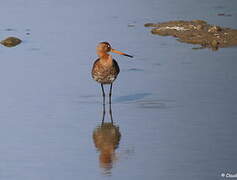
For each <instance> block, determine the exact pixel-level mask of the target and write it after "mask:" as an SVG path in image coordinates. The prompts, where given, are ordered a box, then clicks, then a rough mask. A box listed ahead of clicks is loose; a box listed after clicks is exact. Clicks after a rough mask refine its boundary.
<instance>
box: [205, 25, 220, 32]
mask: <svg viewBox="0 0 237 180" xmlns="http://www.w3.org/2000/svg"><path fill="white" fill-rule="evenodd" d="M220 31H221V28H220V27H219V26H212V27H211V28H210V29H208V32H210V33H217V32H220Z"/></svg>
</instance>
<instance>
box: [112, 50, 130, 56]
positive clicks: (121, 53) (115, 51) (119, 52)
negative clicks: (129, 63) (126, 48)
mask: <svg viewBox="0 0 237 180" xmlns="http://www.w3.org/2000/svg"><path fill="white" fill-rule="evenodd" d="M111 52H113V53H117V54H120V55H124V56H127V57H130V58H133V56H131V55H129V54H126V53H123V52H121V51H118V50H116V49H111Z"/></svg>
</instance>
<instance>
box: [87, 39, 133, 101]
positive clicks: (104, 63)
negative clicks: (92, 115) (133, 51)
mask: <svg viewBox="0 0 237 180" xmlns="http://www.w3.org/2000/svg"><path fill="white" fill-rule="evenodd" d="M110 52H112V53H117V54H120V55H124V56H127V57H130V58H133V56H131V55H129V54H126V53H123V52H121V51H118V50H116V49H113V48H112V47H111V45H110V44H109V43H108V42H100V43H99V44H98V45H97V46H96V53H97V55H98V59H97V60H95V62H94V64H93V67H92V71H91V74H92V78H93V79H94V80H95V81H97V82H98V83H100V84H101V89H102V95H103V104H105V91H104V85H106V84H107V85H110V90H109V103H110V104H111V96H112V88H113V82H114V81H115V80H116V78H117V76H118V74H119V72H120V69H119V65H118V63H117V61H116V60H115V59H113V57H112V55H110V54H109V53H110Z"/></svg>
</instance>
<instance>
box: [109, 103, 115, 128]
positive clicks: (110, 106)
mask: <svg viewBox="0 0 237 180" xmlns="http://www.w3.org/2000/svg"><path fill="white" fill-rule="evenodd" d="M109 115H110V120H111V123H112V124H113V123H114V121H113V115H112V105H111V103H110V104H109Z"/></svg>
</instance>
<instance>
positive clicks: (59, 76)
mask: <svg viewBox="0 0 237 180" xmlns="http://www.w3.org/2000/svg"><path fill="white" fill-rule="evenodd" d="M236 6H237V4H236V1H235V0H229V1H224V0H216V1H211V0H208V1H203V0H202V1H194V0H191V1H190V0H182V2H181V1H171V0H168V1H167V0H160V1H155V0H151V1H149V3H148V2H147V1H146V0H140V1H135V0H129V1H125V0H121V1H116V2H114V1H107V0H102V1H100V3H98V1H95V0H89V1H82V2H79V1H74V0H67V1H66V0H57V1H56V0H42V1H30V0H12V1H5V2H4V3H1V6H0V20H1V27H0V39H4V38H5V37H6V36H12V35H14V36H18V37H20V38H21V39H23V43H22V44H20V45H19V46H17V47H14V48H6V47H3V46H1V47H0V63H1V64H0V82H1V89H0V99H1V102H0V121H1V126H0V145H1V148H0V178H1V179H5V180H13V179H14V180H15V179H17V180H28V179H29V180H32V179H34V180H42V179H44V180H51V179H57V180H65V179H71V180H74V179H85V180H86V179H89V180H91V179H98V180H99V179H127V180H130V179H141V180H142V179H149V180H153V179H154V180H156V179H167V180H169V179H171V178H174V179H182V180H186V179H187V180H189V179H193V180H194V179H221V176H220V174H221V173H222V172H223V173H227V172H229V173H237V170H236V167H237V156H236V155H237V154H236V147H237V146H236V135H237V132H236V131H235V127H236V125H237V122H236V119H237V110H236V105H237V96H236V92H237V86H236V84H237V80H236V79H237V73H236V67H237V61H236V48H235V47H233V48H226V49H225V48H224V49H220V50H219V51H217V52H211V51H210V50H207V49H203V50H192V47H193V46H192V45H189V44H183V43H179V42H177V41H175V40H174V39H173V38H167V37H158V36H153V35H151V34H150V32H149V31H148V29H147V28H145V27H143V24H144V23H147V22H163V21H168V20H174V19H184V20H190V19H204V20H207V21H208V22H209V23H210V24H218V25H221V26H227V27H232V28H237V21H236V17H237V13H236ZM218 13H228V14H232V16H231V17H220V16H218V15H217V14H218ZM9 30H10V31H9ZM104 40H107V41H109V42H110V43H111V44H112V46H113V47H114V48H117V49H120V50H124V51H125V52H128V53H130V54H132V55H134V56H135V58H134V59H132V60H131V59H128V58H126V57H121V56H116V55H115V56H114V58H115V59H117V61H118V63H119V65H120V68H121V73H120V75H119V78H118V79H117V81H116V83H115V84H114V91H113V104H112V113H113V120H114V124H115V125H116V126H119V131H120V133H121V139H120V141H119V145H118V148H117V149H115V150H114V153H115V157H116V158H115V160H114V161H113V163H112V168H110V169H104V168H103V167H101V166H100V162H99V152H98V150H97V149H96V148H95V144H94V141H93V131H94V130H95V129H96V128H97V127H98V125H100V124H101V120H102V115H103V107H102V104H101V103H102V97H101V90H100V86H99V85H98V84H97V83H95V82H94V81H93V80H92V79H91V75H90V71H91V66H92V63H93V61H94V59H96V55H95V45H96V44H97V43H98V42H99V41H104ZM106 90H107V92H108V89H106ZM106 111H107V113H106V115H105V121H106V122H109V121H110V117H109V106H108V104H107V105H106Z"/></svg>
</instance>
